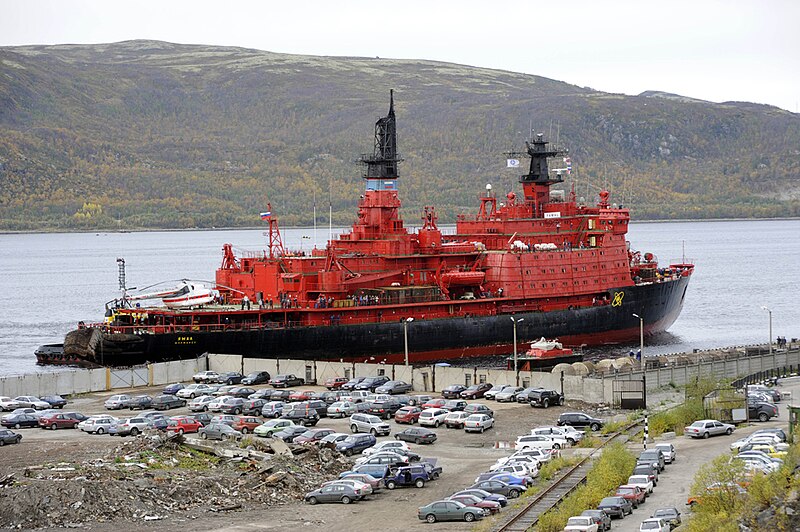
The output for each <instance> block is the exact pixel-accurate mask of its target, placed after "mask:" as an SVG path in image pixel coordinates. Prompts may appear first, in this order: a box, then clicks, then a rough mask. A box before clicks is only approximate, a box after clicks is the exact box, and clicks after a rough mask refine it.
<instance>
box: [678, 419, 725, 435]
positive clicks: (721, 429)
mask: <svg viewBox="0 0 800 532" xmlns="http://www.w3.org/2000/svg"><path fill="white" fill-rule="evenodd" d="M735 428H736V427H734V426H733V425H729V424H728V423H722V422H721V421H717V420H716V419H701V420H698V421H695V422H694V423H692V424H691V425H689V426H688V427H686V428H685V429H683V433H684V434H685V435H687V436H690V437H692V438H708V437H709V436H719V435H720V434H732V433H733V430H734V429H735Z"/></svg>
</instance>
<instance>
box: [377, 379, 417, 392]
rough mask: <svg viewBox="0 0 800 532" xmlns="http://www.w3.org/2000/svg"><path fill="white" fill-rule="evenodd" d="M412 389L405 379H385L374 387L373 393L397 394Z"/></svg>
mask: <svg viewBox="0 0 800 532" xmlns="http://www.w3.org/2000/svg"><path fill="white" fill-rule="evenodd" d="M412 389H413V388H412V386H411V385H410V384H408V383H407V382H405V381H387V382H385V383H384V384H381V385H380V386H378V387H377V388H375V393H388V394H389V395H397V394H401V393H407V392H410V391H411V390H412Z"/></svg>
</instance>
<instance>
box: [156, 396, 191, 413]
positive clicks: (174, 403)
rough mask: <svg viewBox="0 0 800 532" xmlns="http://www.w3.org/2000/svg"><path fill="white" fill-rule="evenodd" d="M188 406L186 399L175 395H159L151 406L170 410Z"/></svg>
mask: <svg viewBox="0 0 800 532" xmlns="http://www.w3.org/2000/svg"><path fill="white" fill-rule="evenodd" d="M182 406H186V401H184V400H183V399H181V398H180V397H175V396H174V395H159V396H157V397H155V398H154V399H153V402H152V403H150V407H151V408H154V409H156V410H169V409H171V408H180V407H182Z"/></svg>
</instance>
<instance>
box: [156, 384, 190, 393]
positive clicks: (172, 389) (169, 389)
mask: <svg viewBox="0 0 800 532" xmlns="http://www.w3.org/2000/svg"><path fill="white" fill-rule="evenodd" d="M184 388H186V386H185V385H183V384H182V383H180V382H176V383H174V384H170V385H169V386H165V387H164V389H163V390H161V393H163V394H165V395H175V394H176V393H178V392H179V391H181V390H183V389H184Z"/></svg>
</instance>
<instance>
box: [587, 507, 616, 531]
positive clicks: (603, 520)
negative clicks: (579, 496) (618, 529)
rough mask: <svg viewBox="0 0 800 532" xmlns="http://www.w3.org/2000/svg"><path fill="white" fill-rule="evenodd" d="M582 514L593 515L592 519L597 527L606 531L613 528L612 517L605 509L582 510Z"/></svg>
mask: <svg viewBox="0 0 800 532" xmlns="http://www.w3.org/2000/svg"><path fill="white" fill-rule="evenodd" d="M581 515H582V516H585V517H591V518H592V521H594V523H595V524H596V525H597V529H598V530H600V531H602V532H606V531H607V530H611V517H610V516H609V515H608V514H607V513H605V512H604V511H603V510H584V511H583V512H581Z"/></svg>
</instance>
